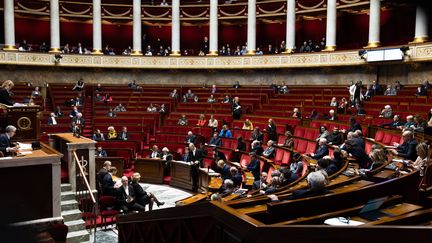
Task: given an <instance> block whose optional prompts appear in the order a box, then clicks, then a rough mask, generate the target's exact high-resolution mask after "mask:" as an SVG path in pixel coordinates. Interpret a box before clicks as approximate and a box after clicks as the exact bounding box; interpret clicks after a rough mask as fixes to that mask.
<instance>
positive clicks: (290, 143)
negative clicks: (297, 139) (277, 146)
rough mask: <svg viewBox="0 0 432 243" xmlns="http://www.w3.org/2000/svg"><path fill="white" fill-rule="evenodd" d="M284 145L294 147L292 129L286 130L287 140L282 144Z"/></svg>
mask: <svg viewBox="0 0 432 243" xmlns="http://www.w3.org/2000/svg"><path fill="white" fill-rule="evenodd" d="M282 147H284V148H288V149H294V138H293V135H292V133H291V132H290V131H286V132H285V140H284V143H283V144H282Z"/></svg>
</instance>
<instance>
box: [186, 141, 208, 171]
mask: <svg viewBox="0 0 432 243" xmlns="http://www.w3.org/2000/svg"><path fill="white" fill-rule="evenodd" d="M203 159H204V152H203V150H202V149H199V148H197V147H195V145H194V144H193V143H190V144H189V155H188V160H189V161H188V162H197V161H198V162H199V164H200V166H201V167H202V162H203Z"/></svg>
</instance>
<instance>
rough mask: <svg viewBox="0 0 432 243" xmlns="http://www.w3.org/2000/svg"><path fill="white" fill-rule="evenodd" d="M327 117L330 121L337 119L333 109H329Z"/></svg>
mask: <svg viewBox="0 0 432 243" xmlns="http://www.w3.org/2000/svg"><path fill="white" fill-rule="evenodd" d="M328 119H329V120H330V121H337V116H336V113H335V111H334V110H330V111H329V117H328Z"/></svg>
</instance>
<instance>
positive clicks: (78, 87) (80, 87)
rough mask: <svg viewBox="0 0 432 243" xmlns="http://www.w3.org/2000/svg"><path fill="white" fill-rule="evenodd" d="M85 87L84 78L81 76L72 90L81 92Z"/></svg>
mask: <svg viewBox="0 0 432 243" xmlns="http://www.w3.org/2000/svg"><path fill="white" fill-rule="evenodd" d="M83 89H84V80H83V79H82V78H80V79H79V80H78V81H77V82H76V84H75V86H74V87H73V88H72V90H74V91H79V92H81V91H82V90H83Z"/></svg>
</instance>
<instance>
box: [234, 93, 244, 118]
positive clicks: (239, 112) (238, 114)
mask: <svg viewBox="0 0 432 243" xmlns="http://www.w3.org/2000/svg"><path fill="white" fill-rule="evenodd" d="M241 108H242V107H241V105H240V102H239V97H234V99H233V103H232V115H233V119H234V120H239V119H240V117H241V115H242V109H241Z"/></svg>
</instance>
